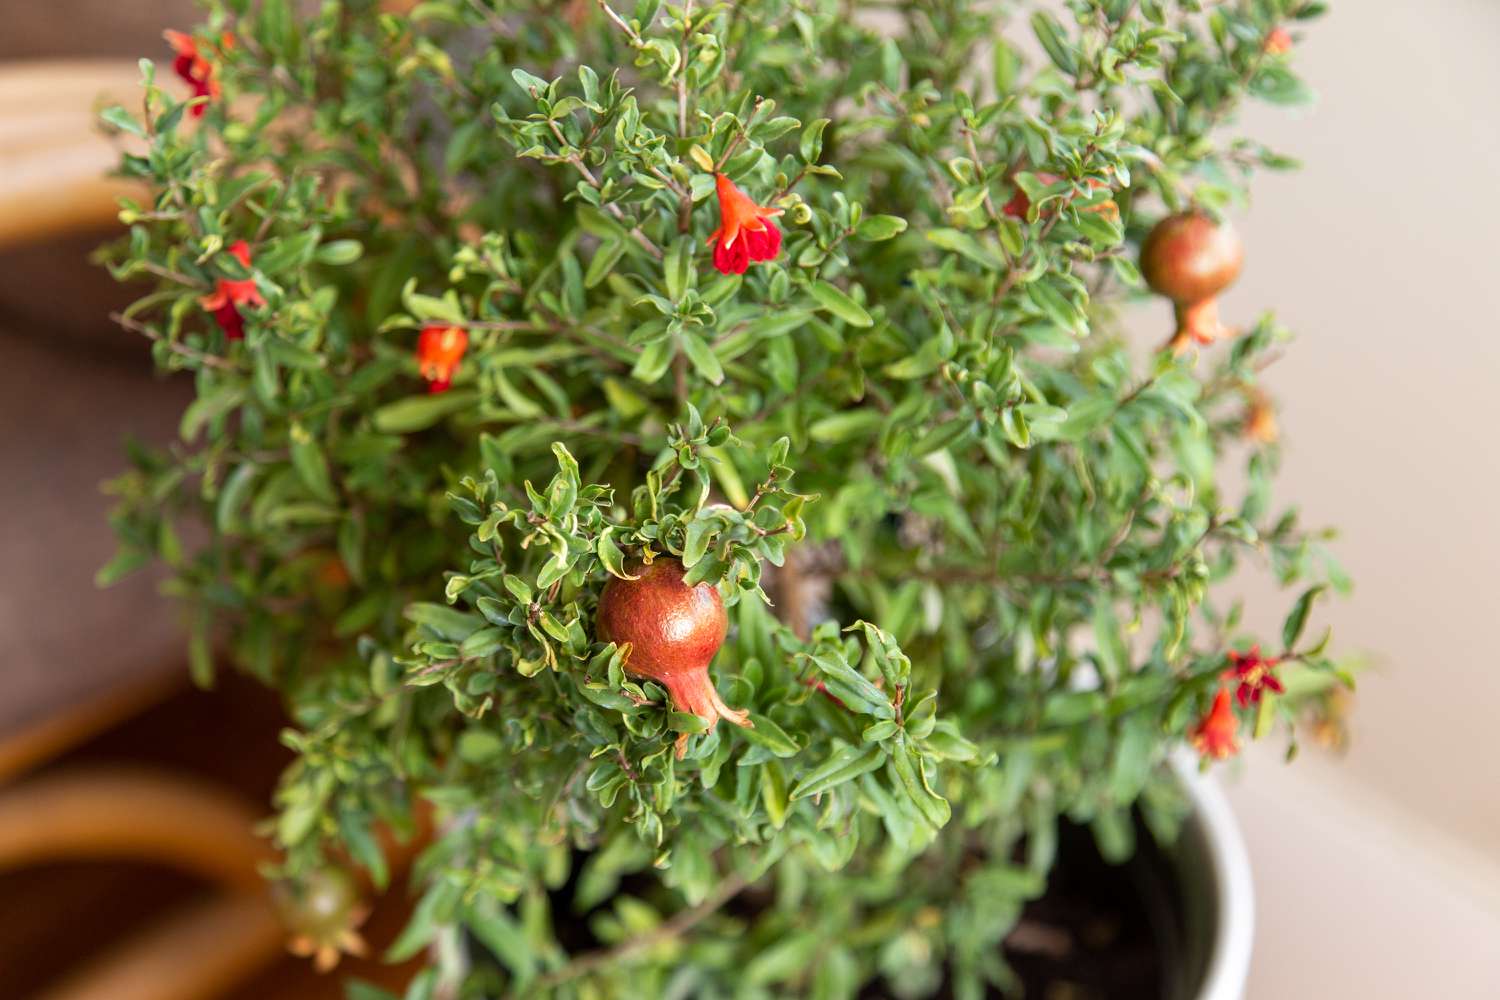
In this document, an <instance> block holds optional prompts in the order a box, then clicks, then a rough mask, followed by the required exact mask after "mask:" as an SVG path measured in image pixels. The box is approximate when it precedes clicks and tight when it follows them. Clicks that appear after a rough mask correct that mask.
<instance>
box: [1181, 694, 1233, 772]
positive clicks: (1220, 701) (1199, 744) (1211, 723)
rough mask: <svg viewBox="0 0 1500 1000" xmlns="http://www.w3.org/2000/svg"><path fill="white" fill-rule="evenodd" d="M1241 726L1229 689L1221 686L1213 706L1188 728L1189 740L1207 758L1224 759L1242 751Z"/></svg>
mask: <svg viewBox="0 0 1500 1000" xmlns="http://www.w3.org/2000/svg"><path fill="white" fill-rule="evenodd" d="M1239 728H1240V721H1239V719H1236V718H1235V716H1234V709H1233V708H1232V707H1231V706H1230V704H1229V689H1228V688H1219V693H1218V694H1216V695H1214V705H1213V708H1211V709H1209V711H1208V714H1207V715H1205V716H1204V717H1203V718H1201V719H1199V720H1198V721H1197V723H1195V724H1194V725H1193V727H1192V728H1191V729H1189V730H1188V740H1189V741H1190V742H1191V743H1192V745H1193V749H1194V750H1197V751H1198V752H1199V753H1200V754H1202V755H1203V756H1204V757H1205V758H1212V759H1214V760H1223V759H1224V758H1226V757H1233V756H1234V755H1235V754H1237V753H1239V752H1240V743H1239V740H1238V739H1237V738H1236V736H1237V735H1238V733H1239Z"/></svg>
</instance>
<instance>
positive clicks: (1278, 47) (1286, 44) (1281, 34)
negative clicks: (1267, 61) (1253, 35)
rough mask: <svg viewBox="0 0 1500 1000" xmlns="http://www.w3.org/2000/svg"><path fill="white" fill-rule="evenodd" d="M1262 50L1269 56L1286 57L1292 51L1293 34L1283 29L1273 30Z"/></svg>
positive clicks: (1263, 43)
mask: <svg viewBox="0 0 1500 1000" xmlns="http://www.w3.org/2000/svg"><path fill="white" fill-rule="evenodd" d="M1260 48H1261V51H1262V52H1264V53H1265V54H1266V55H1268V56H1284V55H1286V54H1287V53H1288V52H1290V51H1292V33H1291V32H1289V31H1287V30H1286V29H1285V28H1282V27H1276V28H1272V29H1271V30H1270V31H1268V32H1266V39H1265V41H1264V42H1262V43H1261V46H1260Z"/></svg>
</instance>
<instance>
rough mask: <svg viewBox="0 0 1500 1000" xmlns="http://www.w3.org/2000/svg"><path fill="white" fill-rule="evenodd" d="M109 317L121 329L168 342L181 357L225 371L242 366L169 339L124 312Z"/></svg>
mask: <svg viewBox="0 0 1500 1000" xmlns="http://www.w3.org/2000/svg"><path fill="white" fill-rule="evenodd" d="M109 318H110V319H111V320H113V321H114V322H115V323H117V324H119V326H120V327H121V329H125V330H129V331H130V332H131V333H138V334H140V335H141V336H143V337H145V338H146V339H148V340H154V341H157V342H159V343H163V344H166V345H167V347H168V348H169V349H170V350H171V351H172V353H173V354H176V355H179V356H180V357H184V358H187V359H189V360H191V361H196V362H198V363H199V364H201V365H206V366H208V367H209V368H219V369H222V370H224V371H238V370H239V367H240V366H239V365H237V364H235V363H234V362H233V361H230V360H228V359H227V358H221V357H219V356H218V355H217V354H208V353H205V352H203V351H200V350H198V349H196V348H193V347H189V346H187V345H186V344H179V343H178V342H177V341H175V340H168V339H167V338H166V337H165V336H164V335H163V334H162V333H161V331H159V330H155V329H152V328H151V327H149V326H147V325H146V324H144V323H137V322H136V321H135V320H133V319H131V318H130V317H129V316H126V315H125V314H123V313H117V312H113V313H110V314H109Z"/></svg>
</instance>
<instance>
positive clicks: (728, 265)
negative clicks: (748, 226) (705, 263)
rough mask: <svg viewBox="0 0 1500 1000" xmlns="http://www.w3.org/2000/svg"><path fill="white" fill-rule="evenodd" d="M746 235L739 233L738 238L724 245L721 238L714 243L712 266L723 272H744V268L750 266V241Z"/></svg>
mask: <svg viewBox="0 0 1500 1000" xmlns="http://www.w3.org/2000/svg"><path fill="white" fill-rule="evenodd" d="M748 235H749V234H748V233H741V234H740V238H739V239H737V240H735V241H734V243H732V244H730V245H729V246H725V245H724V241H723V240H722V239H720V240H718V241H717V242H716V243H714V267H717V268H718V269H719V270H720V271H722V272H724V273H725V274H744V273H745V269H746V268H748V267H749V266H750V241H749V240H748V239H746V237H747V236H748Z"/></svg>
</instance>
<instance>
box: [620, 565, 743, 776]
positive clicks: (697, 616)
mask: <svg viewBox="0 0 1500 1000" xmlns="http://www.w3.org/2000/svg"><path fill="white" fill-rule="evenodd" d="M627 572H628V573H629V574H630V575H631V576H634V577H636V579H634V580H622V579H620V578H618V577H611V578H610V581H609V583H607V584H605V586H604V592H603V593H602V594H600V595H599V612H598V617H597V618H596V619H595V632H596V633H597V634H598V636H599V638H600V639H602V640H604V641H605V642H614V643H618V644H619V645H622V646H623V645H625V644H626V643H629V644H630V652H629V654H628V656H627V657H626V660H625V669H626V670H627V671H629V672H630V673H632V674H635V675H637V676H640V677H646V678H649V679H650V680H653V681H656V682H657V683H658V684H660V685H661V686H662V687H664V688H666V689H667V694H668V695H670V696H671V699H672V707H673V708H675V709H676V710H677V711H679V712H690V713H692V714H693V715H696V716H699V717H700V718H704V719H707V720H708V721H709V724H710V727H712V726H713V725H716V724H717V723H718V721H719V720H720V719H726V720H728V721H729V722H732V723H734V724H735V725H736V726H745V727H747V728H748V727H749V726H750V718H749V713H748V712H745V711H742V710H738V709H733V708H730V707H729V706H727V705H725V704H724V702H723V700H722V699H721V698H720V697H719V692H718V691H717V690H715V689H714V682H713V679H712V678H710V677H709V675H708V664H709V661H711V660H712V659H713V658H714V654H715V653H717V652H718V651H719V647H720V646H722V645H723V644H724V634H725V632H726V631H728V628H729V618H728V616H727V615H725V614H724V602H723V601H721V600H720V599H719V592H718V591H717V590H715V589H714V588H713V587H710V586H709V585H708V584H706V583H700V584H698V585H696V586H692V587H690V586H688V585H687V584H686V583H684V582H683V580H682V577H683V573H684V572H685V571H684V570H683V568H682V563H680V562H678V561H677V560H676V559H671V558H665V559H656V560H654V561H653V562H651V563H649V564H637V565H633V566H631V567H628V568H627ZM686 752H687V734H686V733H684V734H683V735H682V736H681V737H679V738H678V740H677V756H678V757H681V756H682V755H683V754H684V753H686Z"/></svg>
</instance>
